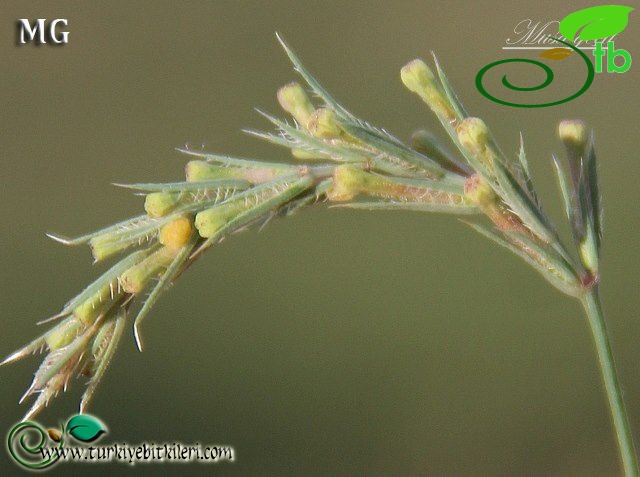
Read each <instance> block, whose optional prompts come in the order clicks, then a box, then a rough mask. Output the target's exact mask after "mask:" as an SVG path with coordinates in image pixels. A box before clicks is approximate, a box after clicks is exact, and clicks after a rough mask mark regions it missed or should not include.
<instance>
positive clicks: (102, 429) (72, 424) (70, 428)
mask: <svg viewBox="0 0 640 477" xmlns="http://www.w3.org/2000/svg"><path fill="white" fill-rule="evenodd" d="M65 429H66V431H67V433H68V434H69V435H71V436H72V437H74V438H75V439H76V440H78V441H80V442H93V441H95V440H96V439H97V438H98V437H100V436H101V435H102V434H104V433H106V432H107V426H105V425H104V423H103V422H102V421H101V420H100V419H98V418H97V417H95V416H92V415H90V414H76V415H75V416H73V417H71V418H70V419H69V420H68V421H67V424H66V426H65Z"/></svg>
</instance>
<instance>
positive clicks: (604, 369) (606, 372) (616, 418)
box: [581, 287, 639, 477]
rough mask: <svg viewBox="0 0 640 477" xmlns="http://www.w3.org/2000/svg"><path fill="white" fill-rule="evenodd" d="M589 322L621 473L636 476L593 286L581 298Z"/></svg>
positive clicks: (602, 322)
mask: <svg viewBox="0 0 640 477" xmlns="http://www.w3.org/2000/svg"><path fill="white" fill-rule="evenodd" d="M581 302H582V305H583V306H584V309H585V312H586V314H587V319H588V321H589V327H590V328H591V333H592V334H593V340H594V342H595V345H596V349H597V351H598V364H599V365H600V371H601V373H602V379H603V380H604V387H605V391H606V393H607V400H608V401H609V409H610V410H611V417H612V418H613V427H614V429H615V431H616V439H617V441H618V449H619V451H620V457H621V458H622V465H623V467H624V474H625V476H627V477H637V476H638V475H639V474H638V462H637V459H636V453H635V448H634V445H633V436H632V435H631V428H630V426H629V419H628V417H627V411H626V409H625V406H624V401H623V399H622V392H621V390H620V383H619V382H618V377H617V375H616V369H615V365H614V362H613V354H612V353H611V346H610V344H609V338H608V337H607V330H606V326H605V321H604V315H603V313H602V307H601V305H600V297H599V295H598V290H597V287H594V288H593V289H592V290H591V291H590V292H589V293H587V294H585V295H584V297H583V298H582V299H581Z"/></svg>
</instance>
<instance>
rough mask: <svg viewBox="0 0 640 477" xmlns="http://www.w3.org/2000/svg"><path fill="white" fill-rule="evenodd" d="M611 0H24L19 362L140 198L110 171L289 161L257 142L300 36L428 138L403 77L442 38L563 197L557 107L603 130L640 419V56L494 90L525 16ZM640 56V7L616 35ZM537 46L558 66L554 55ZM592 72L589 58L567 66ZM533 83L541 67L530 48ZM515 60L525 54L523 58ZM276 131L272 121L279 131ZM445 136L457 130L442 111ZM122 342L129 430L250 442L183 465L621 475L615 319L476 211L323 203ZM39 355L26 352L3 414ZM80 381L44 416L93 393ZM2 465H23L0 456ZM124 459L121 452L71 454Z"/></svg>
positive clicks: (9, 412) (630, 395)
mask: <svg viewBox="0 0 640 477" xmlns="http://www.w3.org/2000/svg"><path fill="white" fill-rule="evenodd" d="M591 5H594V3H592V2H571V5H570V6H569V5H568V4H566V3H558V2H552V1H542V2H529V1H517V2H499V1H481V2H462V1H446V2H445V1H442V2H433V1H410V2H406V1H394V2H357V1H352V2H333V1H322V2H317V1H309V0H304V1H299V0H298V1H294V0H290V1H270V2H253V1H242V2H238V1H198V2H196V1H190V2H168V1H162V2H161V1H156V2H135V3H133V4H132V3H131V2H124V1H122V2H118V1H110V2H55V3H54V2H44V1H43V2H33V1H29V2H17V1H9V2H5V3H4V4H3V7H2V12H3V14H2V28H0V35H1V36H0V61H1V63H2V70H3V74H2V75H1V76H0V100H1V104H2V110H3V113H2V121H1V122H2V132H1V134H0V144H1V151H2V161H1V162H0V176H1V177H2V188H1V192H0V194H1V200H0V212H1V214H2V222H1V224H0V234H1V235H0V237H1V239H2V243H3V248H2V252H0V253H1V257H2V262H1V263H2V273H1V274H0V280H1V281H0V290H1V291H0V293H1V297H2V300H1V302H0V303H1V304H0V311H1V316H2V318H1V321H0V323H1V324H0V334H1V336H2V340H1V342H0V354H2V355H5V354H8V353H9V352H11V351H13V350H14V349H15V348H17V347H18V346H19V345H21V344H23V343H25V342H26V341H28V340H30V339H31V338H32V337H33V336H34V334H35V333H36V332H39V331H41V329H40V328H37V327H36V326H35V322H36V321H38V320H39V319H42V318H44V317H46V316H49V315H50V314H52V313H53V312H55V311H57V310H58V309H59V307H60V306H61V305H62V304H63V303H64V302H65V301H66V299H68V298H69V297H71V296H72V295H73V294H74V293H76V292H77V291H78V290H79V289H81V288H82V287H84V286H85V285H86V284H87V283H88V282H89V280H91V279H92V277H94V276H96V274H97V273H98V272H99V270H102V269H103V267H102V266H98V265H96V266H91V258H90V254H89V252H88V250H87V249H84V248H82V249H67V248H64V247H62V246H60V245H58V244H55V243H53V242H52V241H50V240H48V239H47V238H46V237H45V235H44V232H46V231H56V232H60V233H66V234H70V235H72V234H78V233H81V232H85V231H88V230H91V229H94V228H96V227H99V226H102V225H106V224H109V223H110V222H112V221H114V220H116V219H121V218H125V217H127V216H131V215H135V214H138V213H139V211H140V210H141V200H140V198H138V197H135V196H133V195H132V194H130V193H129V192H127V191H124V190H118V189H116V188H114V187H111V186H110V185H109V183H110V182H132V181H159V180H175V179H178V178H180V177H182V174H183V172H182V169H183V164H184V163H185V162H186V159H187V158H186V157H183V156H181V155H180V154H179V153H177V152H175V151H174V150H173V148H174V147H176V146H181V145H184V144H186V143H188V144H191V145H192V146H194V147H200V146H201V145H204V147H205V149H207V150H211V151H216V152H227V153H230V154H234V155H239V156H247V157H259V158H266V159H269V160H280V159H285V160H286V159H287V157H288V156H287V153H286V151H284V150H279V149H277V148H275V147H272V146H270V145H268V144H263V143H261V142H259V141H256V140H253V139H250V138H248V137H247V136H245V135H243V134H242V133H241V132H240V129H241V128H243V127H265V126H266V125H265V123H264V121H263V120H261V119H260V118H259V117H258V116H257V115H256V114H255V112H254V111H253V107H261V108H264V109H266V110H267V111H271V112H276V111H277V104H276V101H275V91H276V89H277V88H278V87H279V86H281V85H282V84H284V83H285V82H287V81H290V80H292V79H294V78H295V74H294V72H293V71H292V69H291V67H290V65H289V64H288V62H287V60H286V58H285V55H284V54H283V52H282V51H281V50H280V48H279V46H278V44H277V42H276V40H275V37H274V32H275V31H276V30H277V31H280V32H282V33H283V35H284V37H285V38H286V39H287V40H288V42H289V43H290V44H291V45H292V46H293V47H294V48H295V49H296V50H297V51H298V53H299V54H300V55H301V57H302V58H303V60H304V61H305V63H306V64H307V66H308V67H309V69H310V70H311V71H313V72H315V73H316V75H317V76H318V77H319V79H320V80H321V81H322V82H323V83H324V84H325V86H326V87H327V88H328V89H329V90H330V91H332V92H333V93H334V94H335V96H336V97H337V98H338V99H339V100H341V101H342V102H343V103H345V104H346V106H347V107H349V109H351V110H352V111H353V112H355V113H356V114H358V115H359V116H361V117H363V118H365V119H367V120H369V121H371V122H372V123H374V124H376V125H380V126H384V127H385V128H388V129H389V130H390V131H392V132H394V133H395V134H397V135H398V136H400V137H402V138H407V137H408V136H409V135H410V133H411V132H412V131H413V130H414V129H415V128H418V127H428V128H436V123H435V121H434V119H433V118H432V117H431V115H430V113H429V112H428V110H427V108H426V107H425V106H423V105H422V104H421V103H419V102H418V100H417V99H416V98H415V97H413V96H412V95H410V94H409V93H408V92H407V91H406V90H405V89H404V87H403V86H402V84H401V83H400V81H399V69H400V67H401V66H402V65H403V64H404V63H405V62H407V61H408V60H410V59H412V58H414V57H416V56H422V57H424V58H425V59H426V58H428V57H429V52H430V50H434V51H435V52H437V54H438V55H439V58H440V60H441V62H442V64H443V66H444V67H445V68H446V70H447V73H448V75H449V77H450V79H451V80H452V81H453V83H454V84H455V85H456V87H457V90H458V94H459V95H460V96H461V98H462V99H463V101H464V103H465V105H466V106H467V108H468V109H469V110H470V111H472V113H473V114H475V115H478V116H481V117H483V118H484V119H485V120H486V121H487V123H488V124H489V125H490V127H491V128H492V130H493V131H494V133H495V134H496V136H497V137H498V139H499V141H500V142H501V145H502V148H503V149H504V150H505V151H506V152H508V153H514V152H515V151H516V149H517V141H518V133H519V131H523V133H524V136H525V141H526V146H527V150H528V153H529V158H530V159H529V160H530V162H531V163H532V169H533V172H534V175H535V178H536V180H537V187H538V188H539V190H540V192H541V194H542V196H543V200H544V203H545V205H546V207H547V208H548V209H549V211H550V212H551V213H552V215H554V217H556V218H557V219H562V216H561V208H560V205H559V196H558V192H557V190H556V184H555V179H554V177H553V175H552V171H551V165H550V156H551V153H552V152H553V151H557V152H562V150H561V145H560V144H559V143H558V142H557V140H556V139H555V127H556V124H557V121H558V120H560V119H562V118H566V117H579V118H583V119H585V120H587V121H588V122H589V123H590V124H591V125H592V126H593V127H594V128H595V130H596V133H597V147H598V152H599V158H600V172H601V180H602V191H603V194H604V203H605V207H606V209H605V213H606V230H605V233H606V235H605V248H604V263H603V284H602V293H603V301H604V306H605V311H606V313H607V316H608V323H609V329H610V334H611V339H612V342H613V347H614V352H615V355H616V358H617V364H618V366H619V372H620V378H621V380H622V383H623V385H624V389H625V395H626V401H627V404H628V406H629V412H630V414H631V419H632V427H633V429H634V431H635V434H636V436H637V437H640V405H639V404H638V403H639V398H640V366H639V365H638V362H639V361H640V348H639V347H638V346H637V342H638V337H640V322H639V321H638V312H637V310H638V309H639V308H640V294H639V293H638V273H637V270H638V268H639V267H640V259H639V256H638V252H637V250H638V246H639V244H640V241H639V240H638V226H639V225H640V223H639V220H638V219H639V216H638V207H637V203H636V202H634V201H636V200H638V198H639V195H638V173H639V172H640V165H639V164H638V155H637V150H638V146H637V143H636V141H638V134H637V114H638V106H640V101H639V99H640V98H639V95H638V80H637V78H638V71H640V66H636V64H634V65H632V67H631V70H630V71H629V72H628V73H625V74H618V75H614V74H606V73H603V74H599V75H597V76H596V80H595V82H594V83H593V85H592V86H591V89H590V90H589V91H588V92H587V93H586V94H584V95H583V96H581V97H580V98H578V99H576V100H574V101H572V102H569V103H565V104H563V105H561V106H558V107H553V108H543V109H538V110H527V109H515V108H506V107H503V106H500V105H498V104H496V103H493V102H490V101H489V100H487V99H485V98H484V97H482V96H481V95H480V94H479V93H478V91H477V90H476V88H475V86H474V78H475V74H476V72H477V71H478V70H479V69H480V68H481V67H483V66H484V65H486V64H488V63H490V62H492V61H495V60H498V59H502V58H506V57H509V56H518V54H517V53H513V54H512V53H507V52H503V51H502V50H500V47H501V46H502V45H503V43H504V39H505V38H506V37H507V36H509V35H510V34H511V33H512V30H513V27H514V25H515V24H516V23H517V22H518V21H520V20H522V19H525V18H532V19H541V20H542V19H546V20H553V19H561V18H562V17H564V16H565V15H567V14H568V13H570V12H572V11H574V10H577V9H580V8H584V7H587V6H591ZM60 17H62V18H68V19H69V27H68V30H69V31H70V37H69V39H70V42H69V44H68V45H66V46H63V47H50V46H41V47H34V46H25V47H17V46H16V44H15V41H16V31H15V30H16V29H15V21H16V20H17V19H18V18H48V19H52V18H60ZM616 46H617V47H623V48H625V49H626V50H628V51H629V52H630V53H631V55H632V56H634V57H635V59H636V61H638V62H639V63H638V65H640V16H638V12H633V13H632V14H631V18H630V24H629V26H628V28H627V30H626V31H625V32H624V33H623V34H622V35H620V37H619V38H618V40H617V41H616ZM520 56H524V57H530V58H533V57H534V55H533V54H531V53H530V52H528V53H524V54H521V55H520ZM551 66H553V67H554V69H555V70H556V78H557V79H556V82H557V85H556V87H557V88H558V89H557V90H554V91H565V90H566V91H575V90H576V89H578V87H577V86H576V85H580V84H582V82H583V78H584V71H583V68H580V65H579V63H578V62H577V60H576V61H574V60H567V61H566V64H564V63H562V64H557V66H556V64H553V65H551ZM508 71H511V72H512V73H510V75H511V74H513V77H511V76H510V79H511V78H513V80H514V82H515V81H516V80H518V79H520V80H522V82H529V83H530V84H533V83H535V82H536V81H539V80H541V74H540V72H539V71H537V70H536V71H533V72H532V70H531V69H526V68H523V69H522V70H518V68H514V69H512V70H508ZM505 72H506V71H505ZM266 127H268V126H266ZM438 132H439V130H438ZM143 332H144V336H145V340H146V350H145V352H144V353H138V352H137V350H136V349H135V346H134V344H133V339H132V336H131V335H127V336H126V339H123V342H122V344H121V346H120V349H119V350H118V353H117V356H116V358H115V360H114V362H113V363H112V366H111V369H110V370H109V372H108V375H107V376H106V378H105V380H104V382H103V383H102V385H101V388H100V390H99V392H98V396H97V398H96V400H95V402H94V404H93V408H92V412H94V413H95V414H97V415H98V416H100V417H101V418H102V419H103V420H104V421H105V422H106V423H107V424H108V426H109V428H110V430H109V434H108V435H107V436H106V437H105V438H103V441H104V442H103V443H107V442H122V441H127V442H131V443H138V442H141V441H155V442H160V441H174V440H179V441H183V442H196V441H198V442H202V443H212V444H215V443H217V444H229V445H232V446H234V447H235V450H236V456H237V461H236V462H235V463H233V464H225V463H223V464H218V465H192V466H189V467H185V466H182V465H162V466H160V465H149V466H147V465H138V466H136V467H135V468H134V469H133V471H135V472H140V473H147V474H154V475H155V474H157V473H159V472H162V473H171V474H179V475H186V474H187V473H188V474H189V475H191V474H193V475H196V474H199V473H211V472H215V473H217V474H219V475H227V474H229V475H231V474H233V475H443V476H445V475H446V476H449V475H451V476H454V475H455V476H461V475H497V476H500V475H549V476H560V475H562V476H564V475H575V476H578V475H579V476H608V475H619V472H620V471H619V467H618V464H617V454H616V449H615V447H614V440H613V432H612V428H611V425H610V421H609V415H608V410H607V407H606V404H605V400H604V394H603V392H602V387H601V383H600V377H599V375H598V369H597V367H596V362H595V356H594V350H593V348H592V345H591V337H590V335H589V331H588V329H587V326H586V323H585V321H584V319H583V316H582V312H581V309H580V308H579V306H578V304H577V303H576V302H574V301H571V300H570V299H569V298H567V297H564V296H562V295H560V294H559V293H558V292H556V291H555V290H554V289H552V288H551V287H550V286H549V285H548V284H547V283H546V282H545V281H544V280H543V279H541V278H540V277H539V276H538V275H537V274H535V272H533V271H532V270H531V269H530V268H528V267H527V266H526V265H525V264H523V263H521V262H520V261H518V259H516V258H515V257H513V256H511V255H509V254H508V252H506V251H504V250H502V249H499V248H498V247H496V246H495V245H494V244H492V243H490V242H488V241H486V240H485V239H483V238H481V237H480V236H477V235H476V234H475V233H474V232H473V231H471V230H469V229H468V228H466V227H465V226H464V225H463V224H461V223H459V222H458V221H456V220H455V219H453V218H451V217H446V216H445V217H443V216H430V215H420V214H411V213H371V212H355V211H343V210H328V209H326V208H325V207H317V208H315V209H312V210H308V211H306V213H301V214H299V215H297V216H295V217H293V218H291V219H287V220H281V221H277V222H274V223H272V224H271V226H269V227H267V228H266V229H265V230H264V231H263V232H261V233H256V232H255V231H253V232H250V233H245V234H241V235H239V236H236V237H234V238H233V239H232V240H229V241H227V242H225V243H224V244H223V245H222V246H220V247H219V248H217V249H214V250H212V251H210V252H209V253H207V255H206V256H205V257H204V259H203V260H201V261H200V262H199V263H198V264H197V265H196V266H195V267H193V268H192V269H191V270H190V272H189V273H188V274H186V275H185V276H184V277H183V278H182V279H181V280H179V282H178V283H177V284H176V286H175V287H174V288H173V289H172V290H171V292H170V293H168V294H167V295H166V296H165V297H163V299H162V300H161V301H160V303H159V304H158V306H157V308H156V309H155V311H154V313H153V315H152V317H150V318H149V319H148V321H146V322H145V326H144V330H143ZM38 365H39V361H38V360H37V359H36V358H33V359H27V360H25V361H23V362H20V363H18V364H15V365H11V366H10V367H7V368H4V369H1V370H0V373H1V374H0V376H2V378H1V379H2V394H1V395H0V406H1V408H2V413H1V416H0V429H2V430H3V431H2V432H5V430H8V429H9V427H10V426H11V425H12V424H13V423H14V422H16V421H17V420H19V418H20V417H21V416H22V415H23V413H24V412H25V410H26V407H25V406H18V404H17V401H18V398H19V396H21V395H22V393H23V392H24V390H25V389H26V387H27V385H28V384H29V382H30V378H31V374H32V372H33V371H34V370H35V368H36V367H37V366H38ZM82 387H83V384H82V383H81V381H77V382H74V383H73V386H72V389H71V390H70V391H69V392H68V393H67V394H66V395H65V396H63V397H61V398H58V399H57V400H56V402H55V404H54V405H53V406H51V407H50V408H49V409H47V411H46V412H45V413H44V414H42V416H41V417H40V421H41V422H43V423H45V424H57V423H58V421H59V420H61V419H63V418H64V417H66V416H68V415H70V414H72V413H73V412H75V410H76V406H77V402H78V399H79V394H80V391H81V389H82ZM1 455H2V457H1V458H0V473H1V474H3V475H7V474H12V473H18V472H19V470H18V469H17V467H15V466H14V465H13V464H12V463H10V462H9V461H8V457H7V455H6V453H2V454H1ZM80 471H82V472H83V473H87V474H94V473H104V474H113V473H121V472H129V471H132V469H130V468H129V467H128V466H125V465H121V464H111V465H102V466H99V465H94V466H88V465H87V466H79V465H71V464H69V465H67V466H60V467H58V468H57V469H56V471H55V473H56V474H62V473H65V472H74V473H75V472H80Z"/></svg>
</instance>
